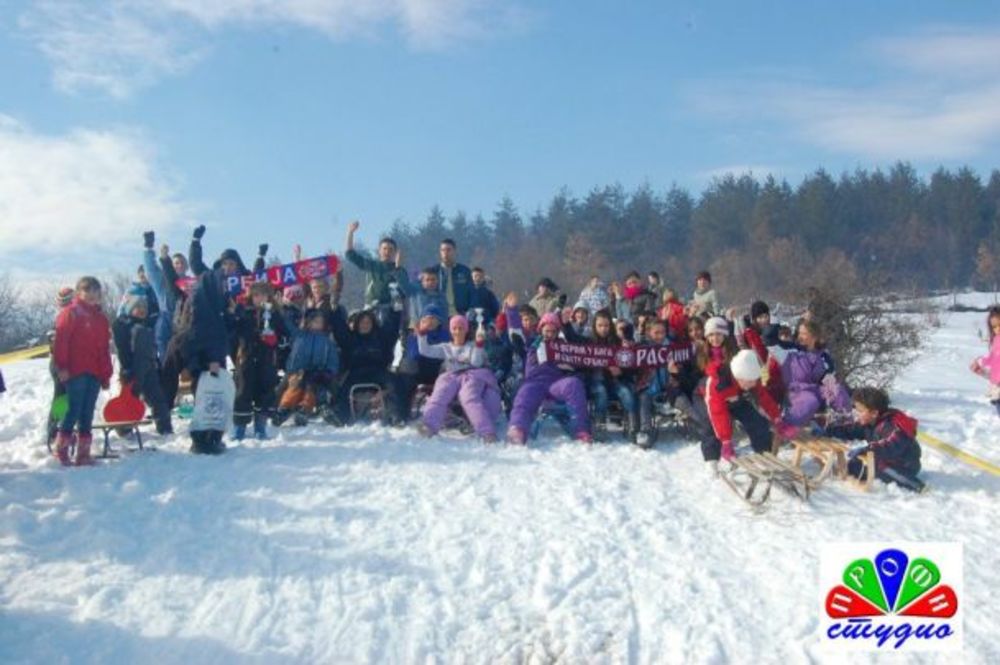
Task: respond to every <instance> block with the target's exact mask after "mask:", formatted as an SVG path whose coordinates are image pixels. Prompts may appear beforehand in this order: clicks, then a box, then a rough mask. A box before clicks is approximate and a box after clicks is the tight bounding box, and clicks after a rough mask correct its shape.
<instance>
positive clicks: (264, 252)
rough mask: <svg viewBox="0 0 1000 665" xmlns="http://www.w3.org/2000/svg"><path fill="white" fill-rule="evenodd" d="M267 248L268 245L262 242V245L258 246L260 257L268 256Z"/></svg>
mask: <svg viewBox="0 0 1000 665" xmlns="http://www.w3.org/2000/svg"><path fill="white" fill-rule="evenodd" d="M267 248H268V244H267V243H266V242H262V243H261V244H260V245H258V246H257V254H258V256H267Z"/></svg>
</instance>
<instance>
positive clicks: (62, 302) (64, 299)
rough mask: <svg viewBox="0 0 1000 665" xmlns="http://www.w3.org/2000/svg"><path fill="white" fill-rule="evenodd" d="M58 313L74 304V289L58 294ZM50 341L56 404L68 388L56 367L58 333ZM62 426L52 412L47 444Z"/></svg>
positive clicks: (60, 290) (53, 400) (54, 333)
mask: <svg viewBox="0 0 1000 665" xmlns="http://www.w3.org/2000/svg"><path fill="white" fill-rule="evenodd" d="M55 302H56V312H61V311H62V310H64V309H66V308H67V307H69V306H70V305H72V304H73V287H71V286H64V287H62V288H61V289H59V291H58V292H57V293H56V298H55ZM47 337H48V341H49V376H51V377H52V403H53V404H54V403H55V401H56V400H57V399H59V398H60V397H62V396H63V395H65V394H66V386H65V385H63V382H62V381H60V380H59V370H58V368H57V367H56V361H55V342H56V331H55V330H50V331H49V332H48V333H47ZM61 424H62V420H61V419H57V418H56V417H55V416H53V415H52V413H51V411H50V413H49V420H48V427H47V431H46V439H45V441H46V443H48V445H49V446H50V447H51V446H52V444H54V443H55V441H56V437H57V436H58V435H59V425H61Z"/></svg>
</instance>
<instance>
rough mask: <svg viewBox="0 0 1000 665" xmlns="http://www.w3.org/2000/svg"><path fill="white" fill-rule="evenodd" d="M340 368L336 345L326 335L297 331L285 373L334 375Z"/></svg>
mask: <svg viewBox="0 0 1000 665" xmlns="http://www.w3.org/2000/svg"><path fill="white" fill-rule="evenodd" d="M339 366H340V357H339V354H338V353H337V345H336V344H334V343H333V341H332V340H331V339H330V336H329V335H328V334H326V333H317V332H312V331H308V330H301V331H298V332H297V333H296V335H295V341H294V342H292V352H291V354H290V355H289V356H288V364H287V365H286V366H285V369H286V371H287V372H288V373H289V374H291V373H292V372H300V371H303V370H306V371H313V370H319V371H326V372H329V373H330V374H336V373H337V369H338V368H339Z"/></svg>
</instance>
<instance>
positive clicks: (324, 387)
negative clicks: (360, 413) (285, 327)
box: [272, 309, 340, 425]
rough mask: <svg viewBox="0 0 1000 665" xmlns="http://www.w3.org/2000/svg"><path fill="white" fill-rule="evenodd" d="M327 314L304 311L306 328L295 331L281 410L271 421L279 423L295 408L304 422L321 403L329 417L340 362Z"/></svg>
mask: <svg viewBox="0 0 1000 665" xmlns="http://www.w3.org/2000/svg"><path fill="white" fill-rule="evenodd" d="M326 321H327V319H326V316H325V314H324V312H323V311H322V310H320V309H310V310H308V311H307V312H306V314H305V320H304V324H305V328H304V329H301V330H299V329H296V330H293V331H292V335H293V337H294V339H293V341H292V350H291V353H290V354H289V356H288V364H287V365H286V366H285V372H286V375H287V378H288V388H286V389H285V392H284V394H282V396H281V403H280V404H279V405H278V411H277V413H275V414H274V418H272V422H273V423H274V424H275V425H280V424H281V423H283V422H284V421H285V420H287V419H288V416H290V415H291V414H292V411H294V410H295V409H300V410H301V411H300V413H301V416H298V415H297V416H296V420H297V422H298V423H301V424H304V421H305V419H306V418H308V416H309V415H310V414H311V413H312V412H313V411H314V410H315V409H316V405H317V403H322V405H323V406H322V407H321V412H322V413H323V416H324V417H325V418H327V419H330V418H331V416H332V414H331V413H330V412H329V411H328V409H329V404H328V403H329V401H330V400H329V394H330V389H331V387H332V385H333V381H334V378H335V377H336V375H337V369H338V368H339V365H340V362H339V357H338V354H337V345H336V344H334V343H333V340H332V339H330V334H329V332H327V325H326Z"/></svg>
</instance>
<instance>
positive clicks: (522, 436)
mask: <svg viewBox="0 0 1000 665" xmlns="http://www.w3.org/2000/svg"><path fill="white" fill-rule="evenodd" d="M561 328H562V321H561V320H560V319H559V315H558V314H555V313H554V312H547V313H546V314H545V315H544V316H542V320H541V322H540V323H539V330H540V331H541V335H540V336H538V337H536V338H535V339H534V341H532V342H531V344H530V346H529V348H528V352H527V359H526V361H525V369H524V381H523V382H522V383H521V387H520V389H519V390H518V391H517V395H516V396H515V397H514V405H513V407H512V408H511V411H510V428H509V429H508V430H507V439H508V440H509V441H510V442H511V443H515V444H520V445H524V443H525V442H526V441H527V435H528V428H529V427H530V426H531V423H532V422H533V421H534V420H535V416H536V415H537V414H538V409H539V408H540V407H541V406H542V402H544V401H545V399H546V398H551V399H555V400H558V401H560V402H565V403H566V405H567V406H568V407H569V410H570V412H571V414H572V421H573V422H572V425H573V428H574V432H575V437H576V439H577V440H578V441H582V442H584V443H590V442H591V441H592V440H593V439H592V438H591V436H590V414H589V413H588V411H587V393H586V390H585V389H584V387H583V381H581V380H580V377H578V376H576V375H574V374H572V373H565V372H564V371H563V369H562V368H560V367H559V366H558V365H556V363H555V362H553V361H551V360H547V359H545V360H543V359H539V357H538V356H539V351H540V350H541V348H542V345H544V343H545V342H549V341H554V340H555V339H557V338H558V336H559V330H560V329H561Z"/></svg>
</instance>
